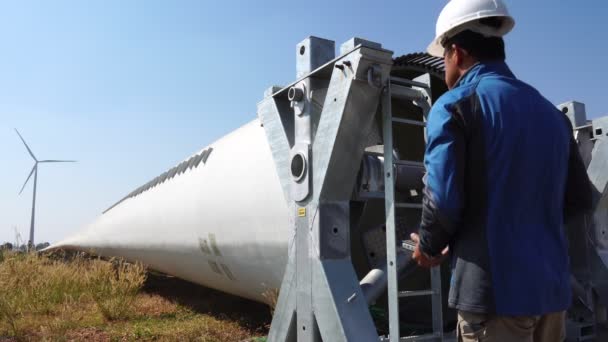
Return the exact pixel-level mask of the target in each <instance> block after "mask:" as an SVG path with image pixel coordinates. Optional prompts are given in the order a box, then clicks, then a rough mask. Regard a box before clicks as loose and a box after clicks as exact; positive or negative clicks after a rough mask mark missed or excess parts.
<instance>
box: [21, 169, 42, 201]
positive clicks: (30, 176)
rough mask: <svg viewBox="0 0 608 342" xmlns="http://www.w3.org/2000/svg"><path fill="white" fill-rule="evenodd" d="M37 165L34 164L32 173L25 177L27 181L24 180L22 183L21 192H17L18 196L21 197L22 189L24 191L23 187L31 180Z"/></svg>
mask: <svg viewBox="0 0 608 342" xmlns="http://www.w3.org/2000/svg"><path fill="white" fill-rule="evenodd" d="M37 165H38V164H34V167H32V171H30V175H29V176H27V179H26V180H25V183H23V186H22V187H21V191H19V195H21V193H22V192H23V189H25V186H26V185H27V182H28V181H29V180H30V178H32V174H33V173H34V171H35V170H36V166H37Z"/></svg>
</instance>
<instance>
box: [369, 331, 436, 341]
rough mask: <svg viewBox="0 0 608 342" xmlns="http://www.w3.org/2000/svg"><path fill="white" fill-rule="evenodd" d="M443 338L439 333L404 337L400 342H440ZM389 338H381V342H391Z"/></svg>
mask: <svg viewBox="0 0 608 342" xmlns="http://www.w3.org/2000/svg"><path fill="white" fill-rule="evenodd" d="M440 339H441V336H440V334H438V333H434V334H425V335H412V336H403V337H400V338H399V341H429V340H440ZM389 341H390V337H389V336H380V342H389Z"/></svg>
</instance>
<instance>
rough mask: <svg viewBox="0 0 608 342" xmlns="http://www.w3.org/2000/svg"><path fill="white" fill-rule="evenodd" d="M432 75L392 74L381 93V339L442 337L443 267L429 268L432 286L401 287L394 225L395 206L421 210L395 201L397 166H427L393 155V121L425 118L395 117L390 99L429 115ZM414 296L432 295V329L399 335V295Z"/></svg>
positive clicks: (391, 341) (408, 122)
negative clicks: (384, 299) (384, 297)
mask: <svg viewBox="0 0 608 342" xmlns="http://www.w3.org/2000/svg"><path fill="white" fill-rule="evenodd" d="M429 94H430V78H429V77H428V75H427V77H426V82H425V83H421V82H416V81H411V80H407V79H401V78H396V77H391V78H390V80H389V82H387V84H386V87H385V88H384V90H383V93H382V115H383V120H382V121H383V132H384V134H383V135H384V174H385V183H384V184H385V190H384V191H385V208H386V259H387V261H386V263H387V265H388V267H387V273H388V307H389V313H388V319H389V335H388V337H381V338H380V340H381V341H386V342H397V341H443V338H444V336H443V335H444V334H443V307H442V299H441V269H440V267H433V268H432V269H431V270H430V273H431V274H430V276H431V288H430V289H428V290H421V291H399V286H398V278H397V249H398V246H397V241H396V229H395V209H417V210H420V212H421V213H422V204H420V203H395V188H394V177H395V175H394V166H395V165H408V166H420V167H424V164H423V163H422V162H420V161H405V160H394V155H393V125H394V124H400V125H416V126H423V127H424V126H426V124H425V122H424V121H415V120H408V119H402V118H394V117H393V113H392V106H391V99H393V98H399V99H404V100H408V101H413V102H414V103H415V104H416V105H417V106H419V107H421V108H422V110H423V116H424V117H426V115H427V114H428V111H429V110H430V104H429V102H428V99H429V97H430V95H429ZM414 296H431V298H432V299H431V300H432V315H433V317H432V322H433V333H431V334H426V335H416V336H404V337H401V336H400V331H399V299H400V298H404V297H414Z"/></svg>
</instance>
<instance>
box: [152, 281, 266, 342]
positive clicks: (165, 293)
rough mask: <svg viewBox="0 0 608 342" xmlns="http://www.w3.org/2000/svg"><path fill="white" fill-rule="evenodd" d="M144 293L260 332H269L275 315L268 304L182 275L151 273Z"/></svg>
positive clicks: (257, 332)
mask: <svg viewBox="0 0 608 342" xmlns="http://www.w3.org/2000/svg"><path fill="white" fill-rule="evenodd" d="M142 291H143V292H146V293H149V294H157V295H159V296H162V297H164V298H166V299H168V300H171V301H173V302H175V303H178V304H179V305H181V306H183V307H186V308H188V309H190V310H192V311H194V312H196V313H200V314H206V315H210V316H213V317H215V318H217V319H219V320H230V321H234V322H238V324H239V325H240V326H242V327H243V328H245V329H248V330H250V331H251V332H255V333H256V334H264V335H266V334H268V329H269V328H270V322H271V320H272V316H271V314H270V308H269V306H268V305H266V304H262V303H257V302H254V301H251V300H248V299H244V298H240V297H237V296H233V295H229V294H226V293H223V292H219V291H216V290H213V289H209V288H206V287H203V286H201V285H197V284H194V283H191V282H188V281H185V280H181V279H179V278H175V277H172V276H167V275H164V274H159V273H156V272H150V273H148V277H147V280H146V282H145V283H144V286H143V288H142Z"/></svg>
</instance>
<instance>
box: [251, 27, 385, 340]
mask: <svg viewBox="0 0 608 342" xmlns="http://www.w3.org/2000/svg"><path fill="white" fill-rule="evenodd" d="M328 42H329V41H325V40H318V39H307V40H305V41H304V42H302V43H301V44H299V45H298V46H299V48H298V53H299V54H300V55H302V56H303V57H298V58H307V56H306V51H307V50H308V53H310V54H311V57H308V58H314V57H312V56H315V53H314V51H315V50H316V49H319V50H320V51H323V52H324V53H322V54H320V55H321V56H326V57H327V53H326V52H327V51H328V50H329V49H328V47H327V45H326V44H329V43H328ZM332 43H333V42H332ZM315 44H320V46H316V47H315ZM350 44H352V45H353V46H352V48H351V49H348V48H344V47H343V50H348V51H345V53H343V54H342V55H341V56H339V57H338V58H335V59H333V60H331V61H329V62H327V63H325V64H323V65H321V66H319V64H320V63H318V62H319V61H314V60H312V61H310V60H309V61H305V62H304V63H300V62H298V65H305V66H309V67H310V68H311V69H313V68H316V69H315V70H309V72H308V73H306V72H303V71H302V70H301V69H300V68H299V69H298V76H301V78H300V79H299V80H298V81H296V82H295V83H294V84H292V85H291V86H289V87H285V88H283V89H282V90H279V91H278V92H275V90H276V88H273V89H272V90H271V93H273V94H272V95H270V96H267V97H266V98H265V99H264V100H263V101H262V102H260V104H259V105H258V115H259V117H260V120H261V122H262V124H263V125H264V128H265V131H266V134H267V137H268V140H269V143H270V147H271V150H272V153H273V158H274V160H275V165H276V168H277V173H278V175H279V178H280V180H281V183H282V187H283V190H284V193H285V197H286V200H287V201H288V202H289V203H290V208H291V210H292V213H293V216H292V217H291V222H289V224H290V226H291V227H292V231H293V235H292V238H291V240H290V243H289V261H288V265H287V268H286V272H285V277H284V280H283V283H282V285H281V291H280V295H279V299H278V305H277V308H276V310H275V315H274V317H273V321H272V325H271V330H270V334H269V341H281V342H282V341H296V340H297V341H321V340H324V341H332V342H333V341H373V340H378V336H377V332H376V328H375V326H374V324H373V321H372V318H371V315H370V313H369V310H368V307H367V302H366V300H365V297H364V295H363V293H362V290H361V288H360V286H359V280H358V278H357V276H356V274H355V272H354V269H353V266H352V263H351V260H350V243H349V239H350V236H349V233H350V232H349V225H350V223H349V219H350V217H349V201H350V197H351V194H352V190H353V188H354V185H355V181H356V175H357V171H358V163H359V162H360V160H361V157H362V156H363V153H364V149H365V147H366V146H364V145H365V141H366V138H367V136H368V135H369V133H370V131H371V127H372V124H373V120H374V117H375V115H376V111H377V108H378V102H379V99H380V91H381V88H380V87H377V86H376V84H375V83H374V81H375V80H377V81H379V83H380V84H383V83H384V82H385V81H386V80H388V78H389V73H390V69H391V65H392V59H391V55H392V52H390V51H387V50H383V49H381V48H379V44H376V43H371V42H366V41H363V40H353V41H351V42H350ZM355 45H356V46H355ZM301 46H304V47H305V48H304V49H302V48H301ZM302 51H304V53H301V52H302ZM317 67H318V68H317ZM302 75H303V76H302ZM323 79H325V80H329V82H328V83H327V82H326V83H325V84H326V85H327V93H326V96H325V98H324V105H323V108H322V110H321V112H320V113H315V112H314V108H312V107H313V106H312V101H311V99H312V94H311V92H314V91H316V89H315V84H323ZM318 82H320V83H318ZM291 87H300V88H304V89H305V92H304V99H303V101H306V102H305V103H304V104H303V105H302V106H300V104H299V103H294V101H293V100H297V99H295V98H294V97H293V96H292V98H291V100H292V101H291V106H292V107H293V108H294V111H293V112H292V110H291V109H290V108H289V106H288V103H287V102H286V100H285V95H286V93H287V92H288V89H290V88H291ZM298 98H299V96H298ZM298 108H299V109H298ZM300 111H301V112H300ZM294 112H295V113H294ZM306 116H308V117H307V118H305V117H306ZM304 118H305V119H304ZM307 124H311V126H310V127H306V126H305V125H307ZM302 132H304V133H306V132H310V136H306V134H304V133H302ZM306 146H308V147H309V150H308V151H303V150H302V149H303V147H304V148H305V147H306ZM294 152H303V153H302V155H304V156H305V157H307V159H308V160H306V165H307V170H306V172H307V174H310V177H308V182H309V183H308V184H307V185H306V184H302V183H298V182H297V181H296V180H295V179H293V178H292V176H291V174H290V162H291V159H290V158H293V156H294V155H295V153H294ZM306 186H309V187H310V193H307V194H306V196H304V195H302V193H303V192H305V191H303V190H302V189H303V187H306ZM296 194H298V195H297V196H296Z"/></svg>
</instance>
